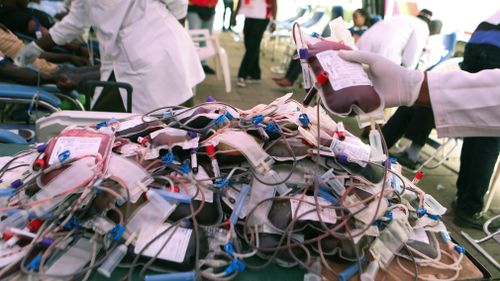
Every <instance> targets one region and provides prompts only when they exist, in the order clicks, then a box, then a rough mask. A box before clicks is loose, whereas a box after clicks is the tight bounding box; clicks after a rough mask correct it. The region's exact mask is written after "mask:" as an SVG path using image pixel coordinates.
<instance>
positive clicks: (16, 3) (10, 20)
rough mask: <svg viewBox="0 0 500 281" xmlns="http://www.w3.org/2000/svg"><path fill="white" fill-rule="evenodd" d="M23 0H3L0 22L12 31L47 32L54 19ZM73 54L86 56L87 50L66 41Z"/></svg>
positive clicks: (35, 34)
mask: <svg viewBox="0 0 500 281" xmlns="http://www.w3.org/2000/svg"><path fill="white" fill-rule="evenodd" d="M27 4H28V1H25V0H3V1H2V4H1V5H0V23H1V24H3V25H5V26H6V27H7V28H8V29H10V30H11V31H13V32H17V33H20V34H23V35H26V36H29V37H33V38H39V37H42V36H43V35H46V34H48V29H49V28H50V27H51V26H52V25H53V24H54V19H53V18H52V17H51V16H50V15H48V14H46V13H45V12H42V11H39V10H36V9H31V8H28V7H27ZM64 47H65V48H66V49H68V50H69V51H70V52H72V53H73V54H75V55H78V56H81V57H84V58H88V57H89V51H88V49H87V48H86V47H84V46H81V45H79V44H74V43H68V44H66V45H65V46H64Z"/></svg>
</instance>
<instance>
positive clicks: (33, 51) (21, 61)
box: [14, 42, 43, 66]
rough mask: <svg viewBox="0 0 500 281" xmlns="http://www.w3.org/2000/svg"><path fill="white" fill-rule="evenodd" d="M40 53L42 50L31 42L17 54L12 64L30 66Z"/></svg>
mask: <svg viewBox="0 0 500 281" xmlns="http://www.w3.org/2000/svg"><path fill="white" fill-rule="evenodd" d="M42 52H43V49H42V48H40V47H39V46H38V45H37V44H36V43H35V42H31V43H29V44H28V45H26V46H24V48H23V49H22V50H21V51H20V52H19V53H18V54H17V56H16V58H15V60H14V62H15V64H16V65H19V66H27V65H28V64H32V63H33V62H34V61H35V60H36V59H37V58H38V57H39V56H40V54H41V53H42Z"/></svg>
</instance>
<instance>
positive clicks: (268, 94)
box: [195, 33, 500, 280]
mask: <svg viewBox="0 0 500 281" xmlns="http://www.w3.org/2000/svg"><path fill="white" fill-rule="evenodd" d="M238 39H239V37H238V36H235V35H233V34H232V33H221V34H220V41H221V45H222V47H223V48H225V49H226V52H227V53H228V56H229V62H230V69H231V77H232V79H231V80H232V91H231V92H230V93H225V90H224V85H223V84H224V83H223V81H222V80H221V81H219V80H217V78H216V76H215V75H208V76H207V78H206V80H205V81H204V82H203V83H202V84H201V85H199V86H198V87H197V93H196V97H195V103H200V102H204V101H205V100H206V98H207V97H208V96H212V97H214V98H215V99H217V100H219V101H223V102H227V103H230V104H232V105H234V106H236V107H239V108H242V109H248V108H250V107H252V106H254V105H256V104H259V103H269V102H271V101H272V100H274V99H275V98H277V97H280V96H282V95H283V94H285V93H288V92H293V93H294V98H295V99H297V100H301V99H302V98H303V97H304V90H303V89H301V88H299V87H298V86H297V85H296V86H295V87H294V88H292V89H283V88H280V87H278V86H276V85H275V84H274V82H273V81H272V80H271V77H276V76H281V75H278V74H274V73H272V72H271V71H270V69H271V67H272V66H276V65H279V62H278V60H274V61H273V60H272V58H271V55H272V51H271V49H270V48H269V49H265V50H263V52H262V53H263V54H262V55H261V68H262V81H261V82H260V83H259V84H252V85H248V86H247V88H238V87H236V75H237V72H238V67H239V64H240V61H241V58H242V56H243V51H244V46H243V42H242V41H238ZM210 64H212V65H213V62H210ZM343 121H344V123H345V124H346V128H347V129H348V130H349V131H351V132H352V133H354V134H358V135H359V133H360V130H359V128H358V126H357V123H356V121H355V120H354V119H353V118H346V119H345V120H343ZM424 151H430V150H429V149H428V148H425V149H424ZM459 153H460V147H458V148H456V149H455V150H454V152H453V153H452V155H451V156H450V157H449V159H448V160H447V161H446V162H445V164H446V165H447V166H449V167H451V169H449V168H446V167H443V166H440V167H438V168H436V169H433V170H427V169H425V170H424V172H425V174H426V176H425V178H424V179H423V181H422V182H421V184H420V186H421V187H422V188H423V189H424V190H425V191H426V192H427V193H429V194H431V195H433V196H434V197H435V198H436V199H437V200H439V201H440V202H441V203H442V204H443V205H444V206H445V207H447V208H448V209H450V205H451V202H452V200H453V199H454V197H455V193H456V187H455V182H456V179H457V174H456V173H455V172H453V171H452V170H455V171H458V168H459V156H460V154H459ZM407 177H409V178H412V177H413V176H412V175H411V174H409V173H408V174H407ZM491 209H492V210H493V213H497V214H498V213H500V192H497V194H496V197H495V199H494V201H493V204H492V207H491ZM443 220H444V222H445V223H446V224H447V226H448V229H449V231H450V232H451V235H452V237H453V238H454V239H456V240H457V241H458V242H459V243H460V244H461V245H463V246H464V247H465V248H466V250H467V251H468V252H469V253H470V254H471V255H472V256H474V257H475V258H476V259H477V260H478V261H479V263H481V264H482V265H483V266H484V267H485V268H486V269H487V270H488V271H489V272H490V274H491V276H492V277H493V278H494V279H496V280H500V270H498V269H496V268H495V267H494V266H493V264H491V263H490V262H489V261H488V260H486V259H485V258H484V257H483V256H481V254H479V252H477V251H476V250H475V249H474V248H473V247H472V246H471V245H470V244H469V243H468V242H467V241H466V240H465V239H464V238H463V237H462V236H461V235H460V231H462V230H463V231H465V232H467V233H469V234H470V235H471V236H472V237H474V238H476V239H478V238H481V237H483V236H484V233H482V232H481V231H477V230H474V229H461V228H460V227H458V226H456V225H454V224H453V213H452V212H451V211H449V213H448V214H446V215H445V216H444V217H443ZM482 245H483V247H484V248H485V249H487V251H488V252H489V253H490V254H491V255H492V256H493V257H495V258H496V260H497V261H500V244H499V243H497V242H495V241H488V242H485V243H483V244H482Z"/></svg>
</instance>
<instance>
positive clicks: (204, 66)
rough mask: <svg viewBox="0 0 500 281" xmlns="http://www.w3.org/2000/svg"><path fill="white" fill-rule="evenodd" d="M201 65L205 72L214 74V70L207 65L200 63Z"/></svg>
mask: <svg viewBox="0 0 500 281" xmlns="http://www.w3.org/2000/svg"><path fill="white" fill-rule="evenodd" d="M202 66H203V71H205V74H209V75H213V74H215V70H213V69H212V68H211V67H210V66H208V65H202Z"/></svg>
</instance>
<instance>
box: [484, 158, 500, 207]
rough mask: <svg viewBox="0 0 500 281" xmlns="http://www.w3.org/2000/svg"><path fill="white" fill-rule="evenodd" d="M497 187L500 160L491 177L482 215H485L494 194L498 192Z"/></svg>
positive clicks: (499, 183)
mask: <svg viewBox="0 0 500 281" xmlns="http://www.w3.org/2000/svg"><path fill="white" fill-rule="evenodd" d="M499 186H500V158H499V160H498V161H497V166H496V168H495V174H494V175H493V179H492V180H491V185H490V188H489V190H488V193H487V195H486V204H484V207H483V211H482V213H486V212H487V211H488V209H489V208H490V206H491V202H493V198H494V197H495V192H497V191H498V189H499Z"/></svg>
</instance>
